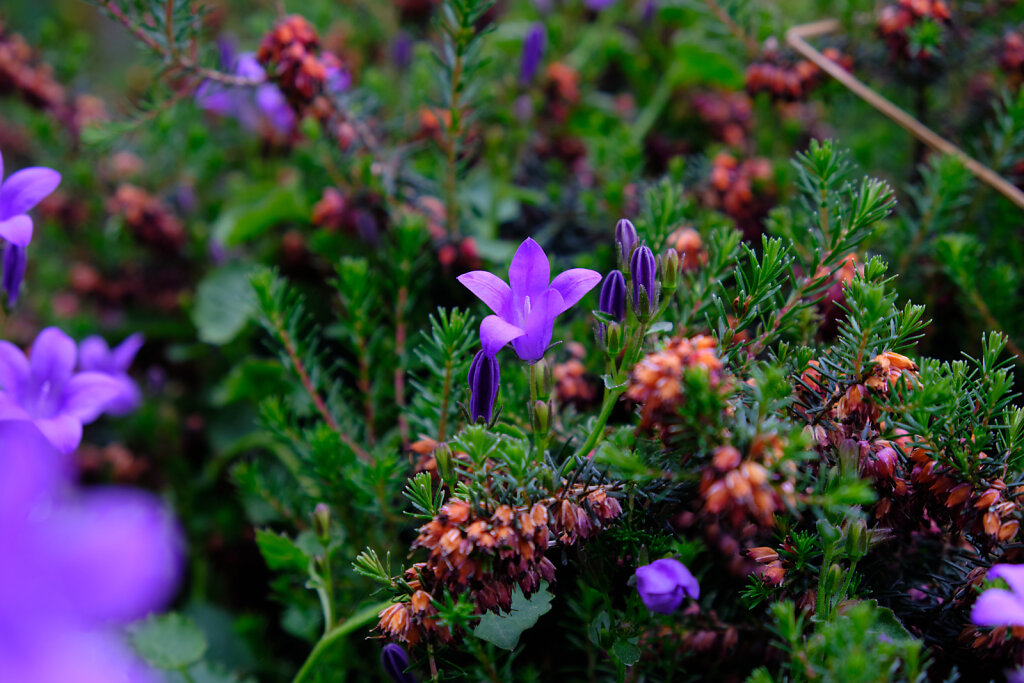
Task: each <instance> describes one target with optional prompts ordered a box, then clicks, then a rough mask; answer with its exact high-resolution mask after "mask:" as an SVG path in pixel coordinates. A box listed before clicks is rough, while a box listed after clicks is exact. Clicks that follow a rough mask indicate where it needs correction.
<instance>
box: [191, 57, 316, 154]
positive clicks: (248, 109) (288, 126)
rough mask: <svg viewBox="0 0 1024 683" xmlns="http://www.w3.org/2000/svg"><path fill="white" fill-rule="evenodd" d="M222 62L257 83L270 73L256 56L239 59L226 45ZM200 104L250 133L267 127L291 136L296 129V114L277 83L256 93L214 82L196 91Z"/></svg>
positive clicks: (261, 87)
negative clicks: (228, 118) (229, 119)
mask: <svg viewBox="0 0 1024 683" xmlns="http://www.w3.org/2000/svg"><path fill="white" fill-rule="evenodd" d="M221 61H222V62H223V63H224V65H225V67H224V68H227V69H230V70H231V72H232V73H234V74H235V75H236V76H241V77H242V78H249V79H252V80H256V81H265V80H266V78H267V72H266V71H265V70H264V69H263V67H262V66H260V63H259V62H258V61H256V55H255V54H253V53H252V52H243V53H241V54H239V55H237V57H236V56H235V55H234V48H233V47H232V46H231V45H230V44H229V43H227V42H226V41H225V42H224V43H223V44H222V45H221ZM195 97H196V103H197V104H198V105H199V106H200V107H202V108H203V109H205V110H207V111H211V112H213V113H215V114H219V115H220V116H230V117H233V118H235V119H238V121H239V122H240V123H241V124H242V125H243V126H244V127H245V128H247V129H249V130H252V131H259V130H261V129H262V128H264V125H265V124H269V126H270V127H271V128H272V129H273V130H274V131H275V132H277V133H280V134H282V135H288V134H290V133H291V132H292V130H293V129H294V128H295V122H296V119H295V112H293V111H292V108H291V105H289V104H288V100H287V99H285V96H284V93H282V92H281V90H280V89H279V88H278V87H277V86H276V85H274V84H273V83H261V85H258V86H256V88H255V90H253V89H252V88H248V87H243V86H237V87H236V86H230V85H224V84H221V83H215V82H213V81H203V83H202V84H200V86H199V88H198V89H197V90H196V95H195Z"/></svg>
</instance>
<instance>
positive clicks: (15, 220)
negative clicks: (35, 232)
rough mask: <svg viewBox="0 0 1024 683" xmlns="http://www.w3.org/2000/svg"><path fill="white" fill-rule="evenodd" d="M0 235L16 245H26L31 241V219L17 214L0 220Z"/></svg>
mask: <svg viewBox="0 0 1024 683" xmlns="http://www.w3.org/2000/svg"><path fill="white" fill-rule="evenodd" d="M0 237H3V238H4V239H5V240H7V241H8V242H10V243H11V244H14V245H16V246H19V247H27V246H28V243H29V242H31V241H32V219H31V218H30V217H29V216H26V215H25V214H19V215H17V216H11V217H10V218H8V219H7V220H3V221H0Z"/></svg>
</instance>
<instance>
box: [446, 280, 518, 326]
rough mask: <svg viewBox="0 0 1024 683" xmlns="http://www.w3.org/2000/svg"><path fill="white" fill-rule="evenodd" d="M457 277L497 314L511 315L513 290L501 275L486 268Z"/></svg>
mask: <svg viewBox="0 0 1024 683" xmlns="http://www.w3.org/2000/svg"><path fill="white" fill-rule="evenodd" d="M455 279H456V280H458V281H459V282H460V283H461V284H462V285H463V286H464V287H465V288H466V289H468V290H469V291H471V292H473V294H475V295H476V296H477V298H478V299H480V300H481V301H483V302H484V303H485V304H487V307H488V308H490V309H491V310H492V311H494V313H495V315H500V316H504V317H509V307H510V306H511V303H512V290H511V289H510V288H509V286H508V285H507V284H505V281H504V280H502V279H501V278H500V277H498V276H497V275H494V274H493V273H488V272H487V271H486V270H474V271H471V272H469V273H464V274H462V275H460V276H459V277H457V278H455Z"/></svg>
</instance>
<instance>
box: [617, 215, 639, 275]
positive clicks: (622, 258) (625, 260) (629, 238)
mask: <svg viewBox="0 0 1024 683" xmlns="http://www.w3.org/2000/svg"><path fill="white" fill-rule="evenodd" d="M639 241H640V238H639V236H637V234H636V226H635V225H633V221H631V220H629V219H628V218H623V219H621V220H620V221H619V222H618V223H616V224H615V248H616V249H617V250H618V253H619V263H620V264H622V267H623V268H627V267H629V257H630V256H632V255H633V249H634V248H636V245H637V243H638V242H639Z"/></svg>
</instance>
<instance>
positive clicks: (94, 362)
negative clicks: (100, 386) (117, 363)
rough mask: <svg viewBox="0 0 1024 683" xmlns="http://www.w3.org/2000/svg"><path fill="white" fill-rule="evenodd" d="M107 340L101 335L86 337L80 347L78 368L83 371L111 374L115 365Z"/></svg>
mask: <svg viewBox="0 0 1024 683" xmlns="http://www.w3.org/2000/svg"><path fill="white" fill-rule="evenodd" d="M111 355H112V354H111V352H110V347H109V346H108V345H107V340H106V339H104V338H103V337H101V336H99V335H93V336H91V337H86V338H85V339H83V340H82V343H81V344H79V345H78V367H79V368H80V369H82V370H95V371H97V372H110V371H111V369H112V367H113V363H112V359H111Z"/></svg>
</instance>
